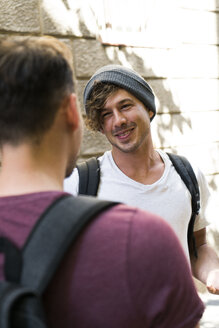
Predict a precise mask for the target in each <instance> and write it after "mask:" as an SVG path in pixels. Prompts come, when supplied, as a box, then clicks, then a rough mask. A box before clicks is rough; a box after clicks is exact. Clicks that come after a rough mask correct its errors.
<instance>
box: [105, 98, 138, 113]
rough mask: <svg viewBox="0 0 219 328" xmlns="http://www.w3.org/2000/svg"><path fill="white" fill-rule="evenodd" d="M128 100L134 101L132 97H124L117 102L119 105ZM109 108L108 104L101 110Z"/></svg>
mask: <svg viewBox="0 0 219 328" xmlns="http://www.w3.org/2000/svg"><path fill="white" fill-rule="evenodd" d="M126 101H132V102H133V99H132V98H124V99H121V100H120V101H119V102H118V103H117V104H118V105H122V104H123V103H125V102H126ZM108 109H109V108H108V107H107V106H105V105H104V107H103V109H102V110H101V111H104V110H108Z"/></svg>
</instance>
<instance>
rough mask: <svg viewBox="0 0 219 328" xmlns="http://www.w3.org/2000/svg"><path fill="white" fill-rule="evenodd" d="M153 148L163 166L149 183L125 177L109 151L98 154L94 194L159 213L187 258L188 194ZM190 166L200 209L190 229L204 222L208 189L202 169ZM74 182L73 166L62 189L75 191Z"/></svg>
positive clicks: (189, 197)
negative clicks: (98, 173)
mask: <svg viewBox="0 0 219 328" xmlns="http://www.w3.org/2000/svg"><path fill="white" fill-rule="evenodd" d="M157 151H158V152H159V154H160V156H161V157H162V159H163V161H164V164H165V169H164V173H163V175H162V177H161V178H160V179H159V180H157V181H156V182H155V183H153V184H151V185H144V184H142V183H139V182H136V181H135V180H132V179H130V178H129V177H127V176H126V175H125V174H124V173H123V172H122V171H121V170H120V169H119V168H118V167H117V165H116V164H115V162H114V160H113V157H112V153H111V151H107V152H105V153H104V155H103V156H101V157H100V158H99V161H100V172H101V179H100V185H99V189H98V195H97V196H98V198H100V199H107V200H113V201H119V202H122V203H125V204H128V205H131V206H136V207H138V208H141V209H144V210H147V211H149V212H152V213H155V214H157V215H159V216H161V217H162V218H163V219H165V220H166V221H167V222H168V223H169V224H170V225H171V226H172V228H173V230H174V231H175V233H176V235H177V236H178V238H179V239H180V241H181V244H182V246H183V249H184V251H185V253H186V255H187V257H188V258H189V252H188V244H187V230H188V224H189V221H190V218H191V194H190V192H189V191H188V189H187V187H186V186H185V184H184V183H183V182H182V180H181V178H180V176H179V174H178V173H177V172H176V170H175V168H174V167H173V165H172V162H171V161H170V159H169V157H168V155H167V154H166V153H165V152H163V151H161V150H157ZM193 169H194V171H195V174H196V177H197V180H198V184H199V188H200V197H201V210H200V213H199V215H198V216H197V217H196V220H195V225H194V231H197V230H200V229H202V228H204V227H206V226H207V225H208V221H207V219H206V215H205V212H206V206H207V202H208V198H209V190H208V186H207V182H206V179H205V177H204V175H203V173H202V172H201V171H200V170H199V169H198V168H195V167H193ZM78 182H79V176H78V171H77V169H75V170H74V171H73V173H72V175H71V176H70V177H69V178H68V179H65V182H64V190H65V191H67V192H69V193H72V194H73V195H77V193H78ZM154 237H155V238H156V236H154Z"/></svg>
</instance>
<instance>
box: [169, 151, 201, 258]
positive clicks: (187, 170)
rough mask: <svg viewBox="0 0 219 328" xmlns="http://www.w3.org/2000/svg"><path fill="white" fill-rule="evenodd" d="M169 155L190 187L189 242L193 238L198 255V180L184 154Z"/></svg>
mask: <svg viewBox="0 0 219 328" xmlns="http://www.w3.org/2000/svg"><path fill="white" fill-rule="evenodd" d="M167 155H168V156H169V158H170V160H171V162H172V163H173V166H174V167H175V169H176V171H177V173H178V174H179V175H180V177H181V179H182V180H183V182H184V183H185V185H186V187H187V188H188V190H189V192H190V194H191V198H192V215H191V219H190V223H189V228H188V242H189V245H191V239H192V247H193V251H194V253H195V256H197V252H196V247H195V239H194V234H193V228H194V223H195V217H196V215H198V213H199V210H200V193H199V186H198V181H197V179H196V176H195V173H194V171H193V168H192V166H191V164H190V163H189V161H188V160H187V159H186V158H185V157H184V156H179V155H176V154H171V153H167Z"/></svg>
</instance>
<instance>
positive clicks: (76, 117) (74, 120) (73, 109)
mask: <svg viewBox="0 0 219 328" xmlns="http://www.w3.org/2000/svg"><path fill="white" fill-rule="evenodd" d="M66 114H67V120H68V123H69V125H71V126H72V128H73V129H74V130H75V129H77V128H78V126H79V124H80V114H79V110H78V105H77V97H76V95H75V93H72V94H71V95H70V96H69V99H68V106H67V112H66Z"/></svg>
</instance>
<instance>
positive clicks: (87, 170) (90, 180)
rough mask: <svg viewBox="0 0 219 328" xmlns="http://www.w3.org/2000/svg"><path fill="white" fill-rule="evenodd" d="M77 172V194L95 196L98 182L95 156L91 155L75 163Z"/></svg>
mask: <svg viewBox="0 0 219 328" xmlns="http://www.w3.org/2000/svg"><path fill="white" fill-rule="evenodd" d="M77 169H78V174H79V192H78V194H79V195H89V196H96V195H97V190H98V186H99V182H100V166H99V161H98V159H97V158H95V157H92V158H90V159H89V160H87V161H86V162H83V163H80V164H78V165H77Z"/></svg>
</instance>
